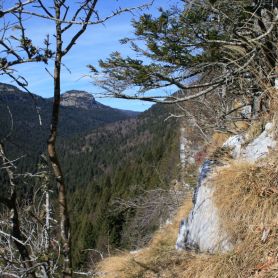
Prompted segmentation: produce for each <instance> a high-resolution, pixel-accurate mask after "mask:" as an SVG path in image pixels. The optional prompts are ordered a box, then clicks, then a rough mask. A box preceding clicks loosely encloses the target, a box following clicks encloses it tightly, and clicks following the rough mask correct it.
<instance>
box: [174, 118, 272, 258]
mask: <svg viewBox="0 0 278 278" xmlns="http://www.w3.org/2000/svg"><path fill="white" fill-rule="evenodd" d="M248 141H249V140H248V136H247V135H246V134H241V135H235V136H232V137H230V138H228V140H227V141H226V142H225V143H224V145H223V147H224V148H227V150H228V151H229V152H230V155H231V156H232V157H233V158H234V159H240V160H246V161H249V162H251V163H252V162H255V161H257V160H258V159H259V158H262V157H264V156H265V155H267V154H268V152H269V151H270V150H271V149H273V148H274V147H275V146H276V144H277V142H276V140H275V137H274V134H273V132H272V124H271V123H268V124H266V125H265V128H264V131H263V132H262V133H261V134H260V135H259V136H258V137H257V138H255V139H253V140H251V142H249V143H247V142H248ZM217 165H219V163H218V162H217V161H215V160H206V161H205V162H204V163H203V165H202V167H201V168H200V174H199V180H198V184H197V187H196V189H195V192H194V194H193V208H192V210H191V212H190V214H189V216H188V218H187V219H183V220H182V221H181V224H180V229H179V234H178V239H177V242H176V248H177V249H195V250H199V251H201V252H212V253H213V252H216V251H223V252H225V251H228V250H231V249H232V248H233V246H232V244H231V243H230V241H229V236H228V235H227V234H226V233H225V231H223V229H222V228H221V226H220V221H219V216H218V210H217V207H216V206H215V204H214V201H213V194H214V188H213V183H212V182H211V177H212V176H213V174H214V169H215V168H216V167H217Z"/></svg>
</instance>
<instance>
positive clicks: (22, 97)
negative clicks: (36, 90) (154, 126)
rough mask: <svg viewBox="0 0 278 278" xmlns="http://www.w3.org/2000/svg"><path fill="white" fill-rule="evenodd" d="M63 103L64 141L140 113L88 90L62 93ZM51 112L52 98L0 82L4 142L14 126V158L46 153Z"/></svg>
mask: <svg viewBox="0 0 278 278" xmlns="http://www.w3.org/2000/svg"><path fill="white" fill-rule="evenodd" d="M61 100H62V101H61V109H60V118H59V133H58V137H59V138H60V139H62V138H71V137H74V136H83V135H84V134H86V133H88V132H92V131H93V130H94V129H96V128H99V127H101V126H104V125H105V124H108V123H113V122H116V121H122V120H125V119H128V118H130V117H134V116H136V115H137V114H138V113H133V112H129V111H128V112H127V111H122V110H120V109H114V108H112V107H109V106H105V105H102V104H100V103H98V102H97V101H95V99H94V97H93V96H92V95H91V94H89V93H87V92H84V91H81V92H80V91H76V90H72V91H69V92H66V93H65V94H62V96H61ZM9 110H10V112H11V115H12V119H11V116H10V113H9ZM51 111H52V100H51V99H49V98H48V99H47V98H43V97H40V96H38V95H36V94H28V93H25V92H23V91H21V90H20V89H19V88H17V87H16V86H13V85H10V84H5V83H0V127H1V128H0V140H1V139H2V138H5V136H6V135H7V134H9V132H10V129H11V126H13V130H12V135H11V136H10V137H9V142H7V144H8V148H7V149H8V153H9V154H10V155H11V156H12V157H17V156H18V155H19V154H20V155H25V154H26V153H29V154H30V155H32V156H33V157H35V156H37V154H38V153H41V152H42V151H44V150H45V147H46V140H47V137H48V134H49V131H48V130H49V126H50V119H51ZM38 112H39V113H40V116H41V118H42V126H40V125H39V119H38ZM30 135H32V136H30ZM10 144H12V145H10Z"/></svg>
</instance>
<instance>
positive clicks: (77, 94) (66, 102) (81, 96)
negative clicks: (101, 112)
mask: <svg viewBox="0 0 278 278" xmlns="http://www.w3.org/2000/svg"><path fill="white" fill-rule="evenodd" d="M61 105H63V106H73V107H77V108H82V109H87V110H89V109H92V108H100V107H102V106H104V105H102V104H100V103H99V102H97V101H96V100H95V98H94V97H93V96H92V95H91V94H89V93H88V92H85V91H77V90H71V91H67V92H65V93H64V94H62V96H61Z"/></svg>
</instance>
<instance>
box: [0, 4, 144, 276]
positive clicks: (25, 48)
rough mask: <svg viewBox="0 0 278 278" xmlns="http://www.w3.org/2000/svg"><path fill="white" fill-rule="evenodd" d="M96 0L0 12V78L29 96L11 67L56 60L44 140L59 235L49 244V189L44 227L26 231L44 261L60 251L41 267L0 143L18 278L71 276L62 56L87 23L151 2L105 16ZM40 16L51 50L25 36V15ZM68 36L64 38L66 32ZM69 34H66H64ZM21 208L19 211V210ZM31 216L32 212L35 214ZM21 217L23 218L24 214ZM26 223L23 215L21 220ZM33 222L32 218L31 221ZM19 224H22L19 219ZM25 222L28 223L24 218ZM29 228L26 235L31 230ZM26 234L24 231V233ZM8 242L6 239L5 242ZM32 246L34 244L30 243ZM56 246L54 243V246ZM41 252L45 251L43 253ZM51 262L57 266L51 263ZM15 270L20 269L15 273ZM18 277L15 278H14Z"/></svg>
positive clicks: (45, 193)
mask: <svg viewBox="0 0 278 278" xmlns="http://www.w3.org/2000/svg"><path fill="white" fill-rule="evenodd" d="M99 2H100V1H98V0H93V1H92V0H83V1H81V2H76V3H72V1H66V0H62V1H61V0H53V1H51V2H50V1H43V0H29V1H26V2H22V1H20V0H19V1H16V2H15V4H14V5H11V6H10V7H8V8H6V9H2V10H1V12H0V17H1V18H3V28H2V29H1V33H2V36H1V40H0V46H1V47H2V55H3V57H2V58H1V59H0V74H6V75H8V76H10V77H11V78H12V79H13V80H14V81H16V83H17V84H18V85H20V86H21V87H22V88H24V89H25V90H26V91H27V92H29V90H28V88H27V86H28V82H27V81H26V79H25V78H24V77H23V76H20V75H17V71H16V70H15V68H14V66H16V65H19V64H23V63H28V62H44V63H47V62H48V60H49V59H52V58H53V60H54V67H53V73H50V72H49V73H50V75H51V77H52V78H53V82H54V87H53V96H54V98H53V106H52V117H51V126H50V134H49V137H48V141H47V151H48V157H49V160H50V165H51V168H52V171H53V174H54V177H55V180H56V184H57V188H58V200H57V203H58V210H59V219H58V223H57V224H58V225H57V227H59V237H58V240H56V239H55V240H54V239H53V240H52V241H51V237H50V232H51V225H50V219H51V216H50V200H49V190H48V189H47V188H45V189H44V191H43V196H44V198H45V211H46V216H45V218H44V224H43V228H42V229H40V231H38V230H36V231H35V230H34V227H33V225H35V226H36V227H37V225H39V224H40V221H39V220H40V219H39V218H38V217H35V220H36V221H35V222H32V221H31V223H32V224H31V226H30V229H31V231H32V233H31V234H33V233H35V234H37V236H38V237H40V238H41V239H43V242H44V244H43V245H42V244H39V245H40V246H44V247H43V248H36V249H39V250H40V252H39V253H40V254H44V256H47V257H48V254H49V251H48V250H49V249H50V247H51V244H52V245H53V244H54V243H53V242H56V243H57V244H56V247H55V246H54V247H53V246H52V248H51V250H52V251H53V248H54V249H55V248H56V249H57V250H58V251H57V252H55V253H56V254H57V255H56V256H55V258H56V259H53V258H52V259H47V260H45V261H44V262H42V263H39V261H40V260H39V259H38V257H37V256H35V255H34V254H35V253H34V250H35V248H34V246H33V245H34V244H35V245H36V246H37V245H38V243H37V242H38V241H40V239H37V240H34V239H33V238H32V240H31V238H27V239H26V238H25V234H28V232H27V230H28V228H27V227H28V225H27V226H26V225H25V224H26V222H24V224H23V223H22V224H21V222H20V216H19V213H18V210H19V207H18V203H17V186H16V183H15V181H14V174H13V170H12V169H15V165H14V164H13V163H12V162H11V161H10V160H9V159H8V158H7V157H6V154H5V152H4V145H3V144H2V143H1V149H0V151H1V153H0V154H1V158H2V162H3V165H7V167H6V166H5V167H4V169H5V170H6V172H7V174H8V176H9V185H10V189H11V197H10V198H9V199H5V198H3V199H1V202H2V203H3V204H5V205H6V206H7V207H8V208H9V209H10V214H11V219H12V223H13V226H12V230H11V232H10V233H6V232H3V231H2V232H3V233H4V234H3V233H2V235H3V236H5V237H6V238H5V239H4V241H5V240H6V242H7V243H8V242H10V241H8V239H9V237H10V238H11V239H12V240H13V242H14V244H15V245H16V247H17V250H18V252H19V253H20V257H17V258H18V260H17V264H13V261H11V262H10V261H6V263H7V264H11V265H13V266H16V265H17V267H22V269H20V272H18V273H22V274H21V275H23V276H24V275H25V276H30V275H31V276H32V277H38V276H40V275H41V272H39V270H37V268H39V269H40V271H41V269H42V268H41V266H43V268H44V271H45V272H44V275H45V276H44V277H52V276H53V275H54V274H55V273H62V277H72V275H73V270H72V258H71V233H70V221H69V212H68V204H67V194H66V188H67V187H66V184H65V179H64V174H63V171H62V168H61V165H60V161H59V157H58V155H57V150H56V139H57V134H58V123H59V110H60V95H61V88H60V87H61V82H62V81H61V70H62V66H63V58H64V57H65V56H66V55H67V54H68V53H69V52H70V50H71V49H72V47H73V46H74V45H75V44H76V43H77V42H78V39H79V38H80V37H81V36H82V34H84V32H85V31H86V30H87V27H88V26H89V25H95V24H103V23H105V22H106V21H107V20H109V19H111V18H113V17H115V16H117V15H120V14H122V13H125V12H132V11H133V10H135V9H142V8H144V7H146V6H148V5H149V4H143V5H141V6H139V7H130V8H119V9H117V10H115V11H112V13H111V14H110V15H108V16H105V17H102V16H101V14H99V12H98V10H97V4H98V3H99ZM9 16H12V17H13V18H15V19H16V20H15V22H16V23H14V22H13V23H9V22H8V23H6V20H5V19H6V18H7V17H9ZM30 16H34V17H38V18H42V19H47V20H49V22H51V23H53V27H54V29H55V31H54V34H53V35H54V38H55V43H54V44H53V45H54V46H51V47H50V42H49V36H47V37H46V39H45V41H44V46H43V47H37V46H34V45H33V43H32V40H31V39H30V38H28V37H27V36H26V32H25V30H26V27H25V26H24V20H25V18H26V17H30ZM15 29H16V30H17V33H16V35H14V34H11V33H10V31H11V30H15ZM66 33H67V39H65V34H66ZM68 34H70V35H68ZM21 209H22V208H21ZM34 215H35V214H34ZM24 217H25V216H24ZM25 218H26V219H28V218H27V216H26V217H25ZM33 220H34V219H33ZM22 222H23V221H22ZM27 222H28V220H27ZM30 229H29V232H30ZM23 231H24V232H23ZM9 240H10V239H9ZM33 243H34V244H33ZM54 245H55V244H54ZM42 250H44V251H42ZM9 254H11V257H13V255H14V250H12V249H11V252H10V253H9ZM54 261H55V262H54ZM18 271H19V270H18ZM15 273H16V270H15V268H13V269H12V272H11V274H10V275H16V274H15ZM15 277H17V276H15Z"/></svg>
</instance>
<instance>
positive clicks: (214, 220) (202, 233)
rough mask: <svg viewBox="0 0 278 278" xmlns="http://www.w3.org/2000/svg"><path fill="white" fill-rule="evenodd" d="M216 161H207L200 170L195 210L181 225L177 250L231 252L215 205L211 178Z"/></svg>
mask: <svg viewBox="0 0 278 278" xmlns="http://www.w3.org/2000/svg"><path fill="white" fill-rule="evenodd" d="M214 165H215V161H213V160H206V161H205V162H204V163H203V165H202V167H201V168H200V174H199V181H198V185H197V187H196V188H195V191H194V194H193V205H194V207H193V209H192V210H191V212H190V214H189V216H188V218H187V219H183V220H182V221H181V224H180V230H179V234H178V239H177V242H176V248H177V249H194V250H199V251H202V252H214V251H216V250H222V251H224V250H230V249H231V248H232V246H231V244H230V243H229V240H228V238H227V235H225V233H223V232H221V228H220V225H219V223H218V217H217V208H216V207H215V206H214V204H213V199H212V197H213V188H212V187H211V186H210V183H209V177H210V175H211V173H212V171H213V167H214Z"/></svg>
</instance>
